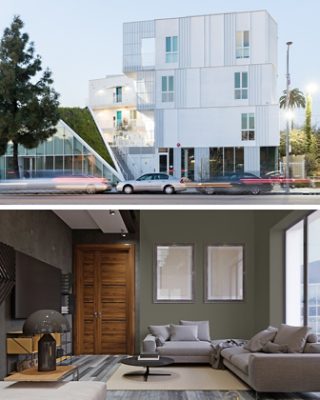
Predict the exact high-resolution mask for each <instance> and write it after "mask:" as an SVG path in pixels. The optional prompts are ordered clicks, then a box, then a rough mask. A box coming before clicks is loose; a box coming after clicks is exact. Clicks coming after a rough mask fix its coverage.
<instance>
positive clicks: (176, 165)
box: [173, 147, 181, 178]
mask: <svg viewBox="0 0 320 400" xmlns="http://www.w3.org/2000/svg"><path fill="white" fill-rule="evenodd" d="M173 175H174V176H175V177H176V178H181V148H180V147H179V148H174V149H173Z"/></svg>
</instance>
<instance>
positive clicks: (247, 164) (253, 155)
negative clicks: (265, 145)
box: [244, 147, 261, 175]
mask: <svg viewBox="0 0 320 400" xmlns="http://www.w3.org/2000/svg"><path fill="white" fill-rule="evenodd" d="M260 167H261V166H260V147H245V148H244V171H245V172H251V173H252V174H256V175H260Z"/></svg>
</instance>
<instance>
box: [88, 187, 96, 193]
mask: <svg viewBox="0 0 320 400" xmlns="http://www.w3.org/2000/svg"><path fill="white" fill-rule="evenodd" d="M86 192H87V193H88V194H95V193H96V187H95V186H94V185H88V186H87V188H86Z"/></svg>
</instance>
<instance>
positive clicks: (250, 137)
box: [241, 113, 256, 142]
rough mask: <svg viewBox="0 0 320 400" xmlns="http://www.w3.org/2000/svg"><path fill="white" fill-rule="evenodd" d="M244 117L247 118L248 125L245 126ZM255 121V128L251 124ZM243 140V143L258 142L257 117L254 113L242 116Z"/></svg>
mask: <svg viewBox="0 0 320 400" xmlns="http://www.w3.org/2000/svg"><path fill="white" fill-rule="evenodd" d="M244 116H246V124H245V126H244V124H243V122H244ZM252 119H253V127H252V126H250V123H251V121H252ZM241 140H242V141H243V142H254V141H255V140H256V117H255V114H254V113H242V114H241Z"/></svg>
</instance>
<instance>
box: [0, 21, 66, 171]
mask: <svg viewBox="0 0 320 400" xmlns="http://www.w3.org/2000/svg"><path fill="white" fill-rule="evenodd" d="M23 27H24V23H23V22H22V20H21V19H20V17H19V16H15V17H14V18H13V22H12V24H11V26H10V27H9V28H6V29H5V31H4V34H3V37H2V39H1V42H0V155H3V154H4V153H5V152H6V149H7V145H8V143H9V142H10V141H11V142H12V144H13V165H14V172H15V175H16V177H20V172H19V163H18V145H23V146H24V147H26V148H28V149H31V148H34V147H37V146H38V145H39V144H40V143H41V142H43V141H45V140H46V139H48V138H49V137H51V136H52V135H54V133H55V132H56V128H55V126H56V124H57V123H58V121H59V113H58V106H59V102H58V97H59V95H58V94H57V92H56V91H55V90H54V89H53V88H52V84H53V80H52V78H51V72H50V71H49V70H48V69H47V70H45V71H44V72H43V73H41V72H42V61H41V58H40V56H39V55H35V50H34V44H33V42H30V41H29V35H28V34H27V33H23V32H22V29H23Z"/></svg>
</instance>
